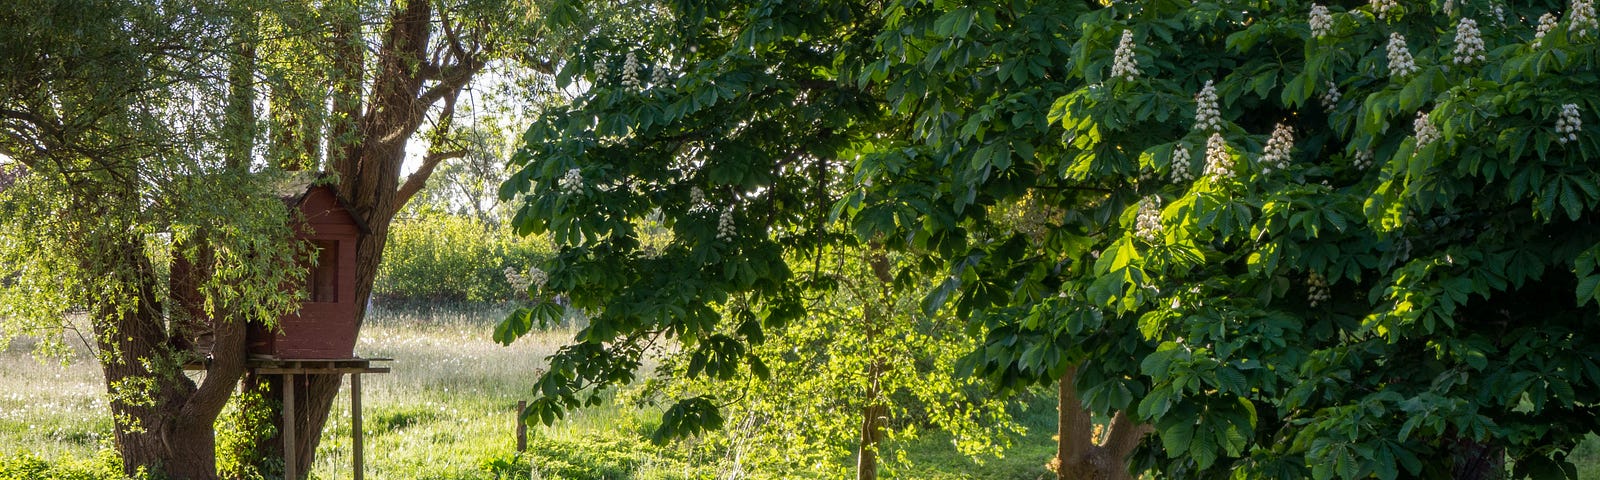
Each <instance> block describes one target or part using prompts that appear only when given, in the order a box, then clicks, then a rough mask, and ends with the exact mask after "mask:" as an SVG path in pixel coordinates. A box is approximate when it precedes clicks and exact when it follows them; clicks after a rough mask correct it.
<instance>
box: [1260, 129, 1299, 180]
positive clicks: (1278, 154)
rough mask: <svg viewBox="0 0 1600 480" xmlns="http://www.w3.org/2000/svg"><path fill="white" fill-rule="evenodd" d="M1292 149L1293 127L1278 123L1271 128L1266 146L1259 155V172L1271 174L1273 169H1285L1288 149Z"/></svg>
mask: <svg viewBox="0 0 1600 480" xmlns="http://www.w3.org/2000/svg"><path fill="white" fill-rule="evenodd" d="M1293 149H1294V128H1293V127H1290V126H1288V125H1284V124H1281V123H1280V124H1278V127H1277V128H1274V129H1273V130H1272V137H1271V138H1268V139H1267V148H1266V149H1265V150H1264V151H1263V152H1262V155H1261V173H1262V174H1271V173H1272V171H1273V170H1287V169H1288V168H1289V155H1290V151H1291V150H1293Z"/></svg>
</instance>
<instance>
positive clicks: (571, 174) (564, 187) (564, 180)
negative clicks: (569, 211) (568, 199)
mask: <svg viewBox="0 0 1600 480" xmlns="http://www.w3.org/2000/svg"><path fill="white" fill-rule="evenodd" d="M558 185H560V187H561V191H563V192H566V193H569V194H577V193H582V192H583V172H580V171H578V169H576V168H574V169H571V170H567V174H566V175H562V176H561V180H560V182H559V184H558Z"/></svg>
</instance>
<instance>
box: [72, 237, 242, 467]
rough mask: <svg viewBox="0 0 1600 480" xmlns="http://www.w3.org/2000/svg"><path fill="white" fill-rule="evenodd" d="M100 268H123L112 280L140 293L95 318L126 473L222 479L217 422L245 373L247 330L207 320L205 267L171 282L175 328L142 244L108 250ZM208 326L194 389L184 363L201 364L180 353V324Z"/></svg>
mask: <svg viewBox="0 0 1600 480" xmlns="http://www.w3.org/2000/svg"><path fill="white" fill-rule="evenodd" d="M105 254H106V255H109V256H108V257H103V258H100V259H99V260H101V261H100V262H96V263H98V264H99V265H120V266H121V267H122V268H113V269H112V270H113V271H111V272H108V273H107V274H108V275H128V276H131V278H128V279H127V280H128V281H127V282H126V283H125V284H127V285H133V286H134V287H135V289H136V290H137V298H138V302H137V304H136V305H133V306H131V307H129V308H118V307H117V306H109V307H105V308H104V309H102V310H101V311H100V312H98V313H97V315H99V317H100V319H99V321H96V322H94V325H95V337H96V338H97V339H98V343H99V345H98V346H99V348H100V351H101V352H102V354H104V355H108V356H110V357H111V358H112V360H111V361H109V362H104V363H102V366H101V367H102V369H103V371H104V373H105V381H106V391H107V392H108V393H109V394H110V396H111V412H112V415H113V418H114V420H115V427H114V428H113V432H112V434H113V438H114V439H115V441H116V443H117V447H118V450H119V451H120V452H122V467H123V471H124V473H126V474H128V475H133V474H134V473H135V472H137V471H138V470H139V469H140V468H144V469H147V470H150V471H152V472H159V473H160V474H162V475H165V476H166V477H167V478H172V479H175V480H204V479H213V478H217V473H216V435H215V430H214V424H215V422H216V419H217V416H218V415H219V414H221V413H222V408H223V406H224V405H225V404H226V403H227V401H228V398H229V397H230V396H231V395H232V393H233V389H234V386H235V385H237V383H238V379H239V377H240V375H242V374H243V372H244V346H245V339H244V325H243V324H241V323H240V322H235V321H226V320H220V319H213V318H205V317H204V316H203V315H204V313H203V310H202V309H201V308H200V307H199V302H198V301H197V299H200V298H202V297H201V296H200V295H199V292H198V291H196V290H195V289H194V285H195V283H194V282H195V281H196V278H198V277H199V276H200V275H204V273H203V272H204V269H203V268H196V267H194V266H193V265H190V266H188V267H186V268H183V269H179V270H178V271H176V272H175V274H176V275H178V278H176V279H175V280H174V282H173V284H172V287H173V289H172V292H171V293H172V297H171V299H172V301H173V303H172V311H171V315H173V316H174V317H176V318H180V319H185V321H174V322H173V324H172V325H173V327H174V328H172V329H169V328H168V323H167V321H166V319H165V318H163V314H162V307H161V303H160V302H158V301H157V298H156V284H155V282H156V275H155V272H154V268H153V266H152V265H151V263H150V261H149V259H148V258H147V257H145V256H144V252H143V249H142V247H141V246H140V243H139V241H138V239H137V238H127V239H124V240H123V241H121V242H120V245H118V246H117V247H116V248H114V249H111V251H108V252H105ZM197 322H205V323H208V324H209V326H210V330H211V332H212V336H213V338H212V341H211V350H210V357H209V358H208V359H207V361H206V362H204V363H203V365H204V368H205V371H206V377H205V380H204V382H203V383H201V384H200V385H198V386H196V385H195V383H194V382H193V381H192V380H190V379H189V377H188V376H186V375H184V373H183V364H184V362H185V361H187V360H189V359H193V358H195V356H194V355H193V353H192V352H190V351H187V350H185V349H183V348H180V346H182V345H187V342H183V341H181V340H180V338H181V335H175V334H177V333H180V332H178V331H177V328H176V327H178V326H179V325H183V324H194V323H197Z"/></svg>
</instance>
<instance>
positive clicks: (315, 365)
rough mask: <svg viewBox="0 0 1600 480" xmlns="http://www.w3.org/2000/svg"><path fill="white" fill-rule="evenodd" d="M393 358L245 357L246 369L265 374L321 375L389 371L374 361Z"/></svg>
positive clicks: (194, 365) (192, 365)
mask: <svg viewBox="0 0 1600 480" xmlns="http://www.w3.org/2000/svg"><path fill="white" fill-rule="evenodd" d="M392 361H394V359H392V358H294V359H279V358H272V357H264V356H255V355H252V356H250V358H247V359H245V361H244V368H245V370H248V371H251V372H255V373H259V374H263V375H301V374H305V375H319V374H345V373H389V367H388V366H387V365H379V366H374V365H373V364H374V363H388V362H392ZM183 369H184V370H205V369H206V366H205V364H203V363H200V362H189V363H186V364H184V365H183Z"/></svg>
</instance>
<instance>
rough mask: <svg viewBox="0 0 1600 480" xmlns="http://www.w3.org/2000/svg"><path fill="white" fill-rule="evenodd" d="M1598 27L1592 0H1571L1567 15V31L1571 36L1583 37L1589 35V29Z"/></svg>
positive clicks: (1598, 23)
mask: <svg viewBox="0 0 1600 480" xmlns="http://www.w3.org/2000/svg"><path fill="white" fill-rule="evenodd" d="M1595 28H1600V21H1597V20H1595V17H1594V0H1572V8H1571V13H1570V16H1569V17H1567V31H1568V32H1571V33H1572V36H1574V37H1578V38H1583V37H1587V36H1589V31H1590V30H1594V29H1595Z"/></svg>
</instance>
